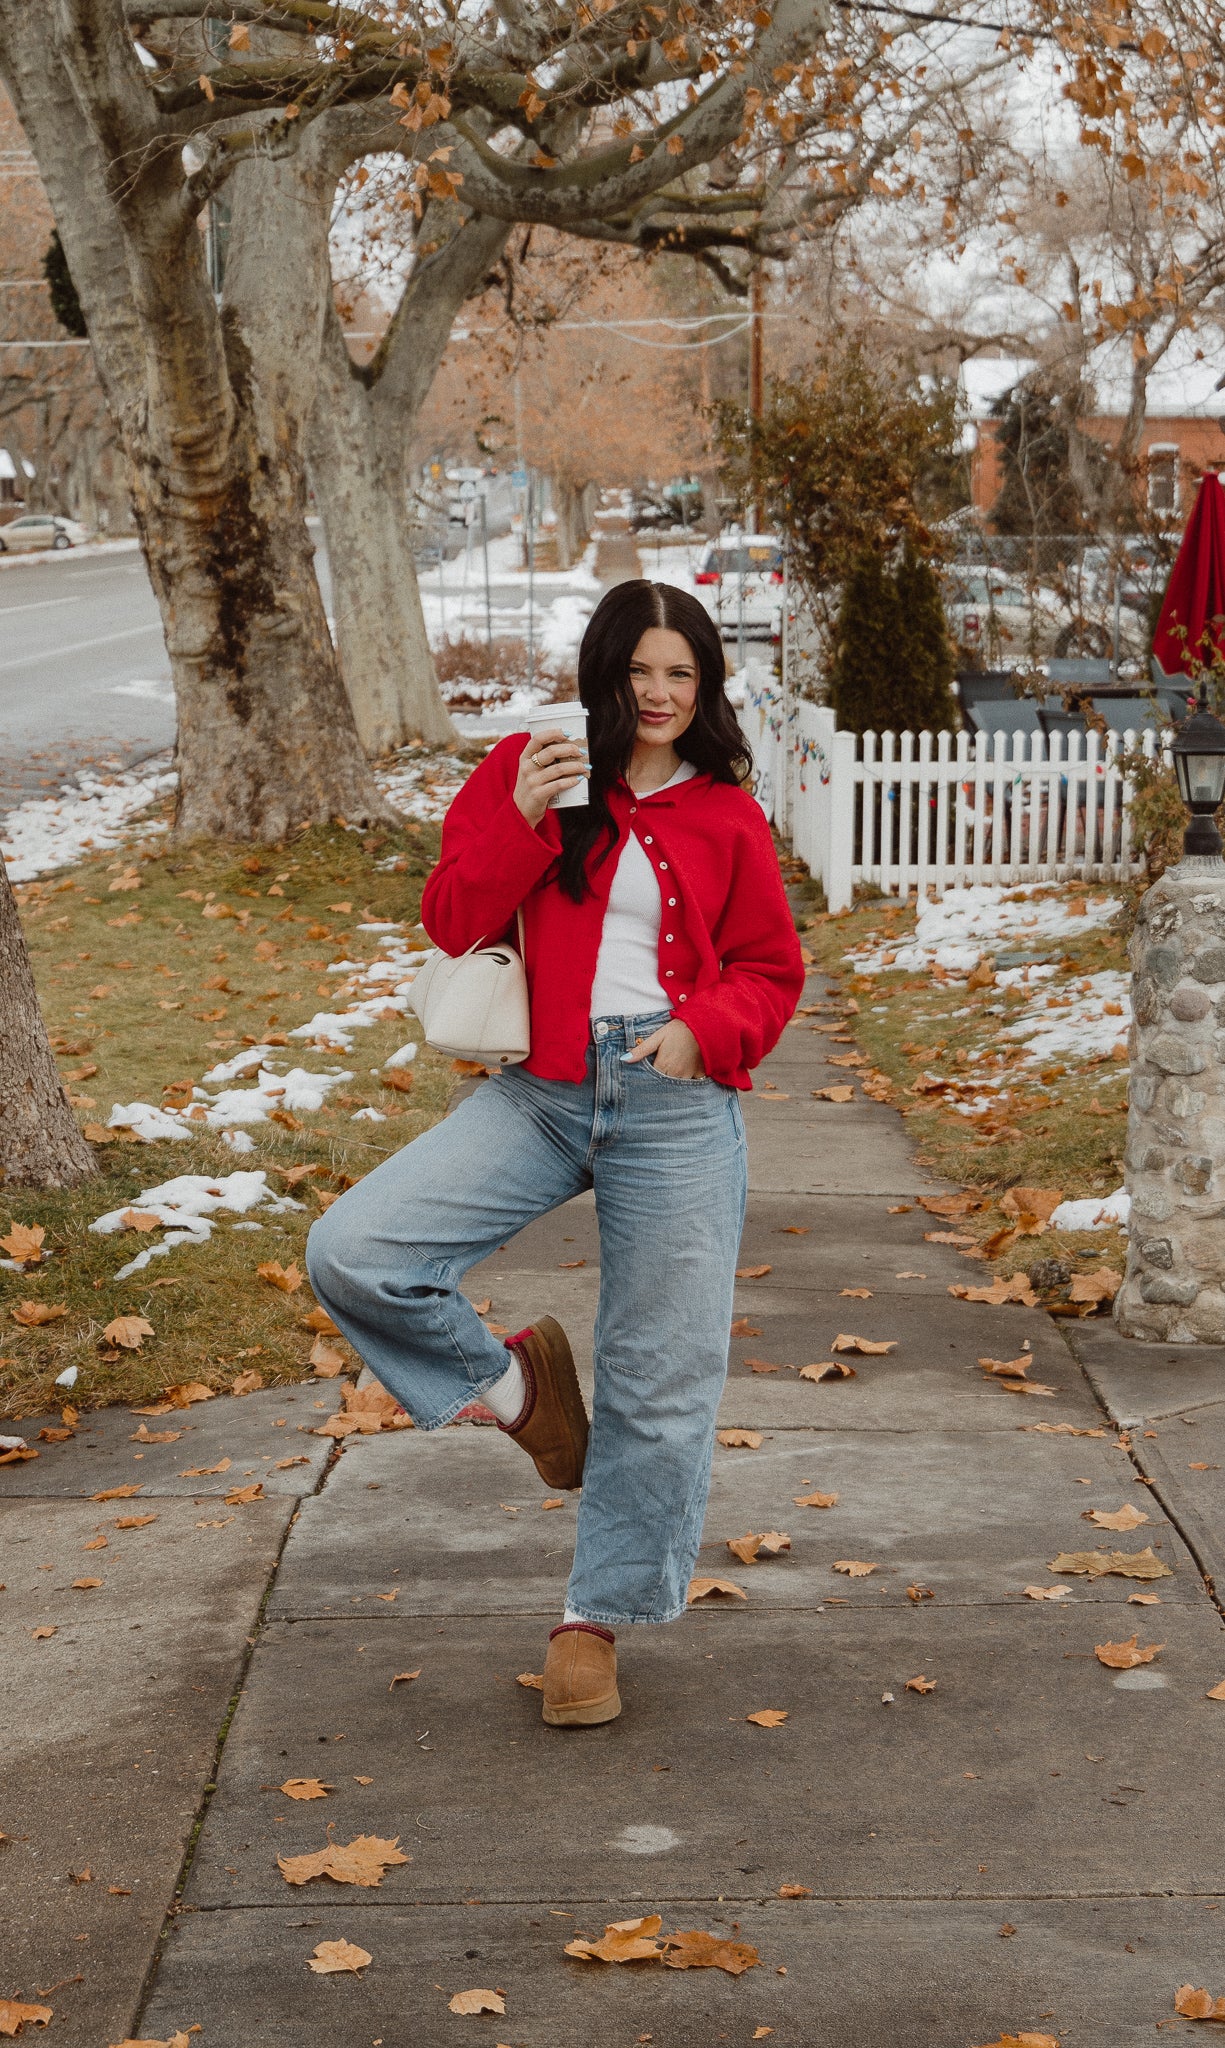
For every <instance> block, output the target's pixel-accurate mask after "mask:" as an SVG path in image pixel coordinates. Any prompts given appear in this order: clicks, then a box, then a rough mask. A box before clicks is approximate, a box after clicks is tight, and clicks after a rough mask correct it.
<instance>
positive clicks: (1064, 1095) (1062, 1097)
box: [806, 885, 1127, 1300]
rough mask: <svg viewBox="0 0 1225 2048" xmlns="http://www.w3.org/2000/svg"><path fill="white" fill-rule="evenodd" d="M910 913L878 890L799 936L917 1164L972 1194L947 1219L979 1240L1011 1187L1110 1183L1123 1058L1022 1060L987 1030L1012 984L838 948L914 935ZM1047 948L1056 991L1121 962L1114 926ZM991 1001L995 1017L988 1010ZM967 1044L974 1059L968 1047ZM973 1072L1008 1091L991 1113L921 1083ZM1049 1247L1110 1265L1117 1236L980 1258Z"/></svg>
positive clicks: (1115, 1174) (1001, 1258)
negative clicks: (879, 1080) (896, 967)
mask: <svg viewBox="0 0 1225 2048" xmlns="http://www.w3.org/2000/svg"><path fill="white" fill-rule="evenodd" d="M1067 893H1068V894H1078V895H1082V896H1083V895H1084V893H1085V891H1084V888H1083V885H1082V886H1079V887H1077V888H1076V889H1075V890H1073V889H1069V890H1068V891H1067ZM1092 893H1093V894H1094V895H1101V894H1102V893H1103V892H1102V890H1101V889H1094V890H1093V891H1092ZM915 919H916V906H915V905H914V903H913V902H912V903H911V904H909V905H898V904H890V903H888V902H886V901H884V900H879V899H878V900H876V901H869V902H865V903H862V904H859V905H857V906H856V907H855V908H854V909H852V910H851V911H848V912H843V913H841V914H840V915H837V916H831V915H830V914H828V913H818V914H817V915H816V916H815V917H813V918H812V919H811V920H810V921H809V923H808V925H807V927H806V938H807V942H808V944H809V946H810V947H811V949H812V951H813V953H814V954H815V956H816V958H817V960H818V961H819V962H820V964H821V965H822V966H823V967H824V968H825V969H826V970H827V971H828V972H829V973H831V974H832V975H834V976H835V977H836V980H837V988H838V991H839V994H840V996H841V998H842V1000H843V1002H844V1004H845V1005H846V1006H847V1018H846V1029H847V1030H848V1031H849V1032H850V1033H851V1034H852V1035H853V1037H854V1039H855V1041H856V1044H857V1045H858V1046H859V1047H861V1048H862V1050H863V1051H864V1052H865V1053H866V1054H867V1055H868V1058H869V1059H870V1061H871V1063H872V1067H873V1069H875V1071H876V1072H877V1073H879V1074H880V1075H882V1076H883V1077H885V1081H887V1083H888V1088H887V1090H886V1089H885V1087H884V1086H883V1085H882V1086H881V1087H880V1089H879V1095H880V1098H881V1099H887V1100H889V1101H890V1102H891V1103H892V1104H893V1106H894V1107H895V1108H897V1109H899V1110H900V1111H901V1113H902V1114H903V1116H905V1118H906V1120H907V1126H908V1129H909V1132H910V1135H911V1137H912V1139H913V1140H914V1143H915V1145H916V1147H917V1149H918V1153H919V1157H920V1160H921V1162H922V1164H924V1165H925V1166H927V1167H928V1168H929V1169H930V1170H931V1171H932V1172H933V1173H934V1174H938V1175H940V1176H941V1177H942V1178H945V1179H948V1180H951V1181H954V1182H956V1183H957V1184H958V1186H959V1187H962V1188H966V1189H970V1190H973V1191H974V1192H975V1193H976V1194H977V1195H980V1196H981V1197H982V1198H983V1199H984V1206H983V1207H982V1208H980V1209H976V1210H974V1211H971V1212H970V1213H969V1214H968V1215H967V1216H966V1217H965V1218H964V1219H963V1220H961V1221H959V1222H958V1223H957V1226H956V1227H957V1229H958V1230H964V1231H965V1233H966V1234H967V1235H972V1236H974V1237H975V1238H976V1239H978V1240H979V1241H980V1244H981V1243H985V1242H986V1241H987V1240H988V1239H990V1238H991V1237H992V1236H993V1235H994V1234H995V1233H996V1232H998V1231H1000V1230H1001V1229H1003V1228H1004V1227H1005V1226H1006V1225H1007V1224H1008V1223H1009V1218H1008V1216H1007V1214H1006V1213H1005V1212H1003V1211H1001V1210H1000V1209H999V1206H998V1205H999V1201H1000V1198H1001V1197H1003V1196H1004V1195H1005V1194H1006V1193H1007V1191H1008V1190H1009V1189H1010V1188H1014V1187H1018V1186H1020V1187H1039V1188H1058V1189H1060V1190H1062V1193H1063V1195H1064V1196H1065V1197H1066V1198H1068V1199H1074V1198H1079V1197H1082V1196H1092V1195H1106V1194H1109V1193H1111V1192H1112V1191H1113V1190H1114V1189H1115V1188H1116V1187H1118V1186H1119V1184H1120V1181H1121V1179H1122V1157H1123V1147H1124V1144H1125V1142H1126V1136H1127V1065H1126V1062H1125V1061H1119V1060H1117V1059H1114V1058H1112V1057H1110V1056H1108V1055H1107V1056H1105V1057H1101V1056H1098V1057H1095V1058H1093V1059H1091V1060H1087V1061H1086V1060H1080V1059H1073V1058H1071V1057H1067V1058H1062V1059H1056V1060H1054V1061H1053V1062H1052V1063H1051V1064H1050V1065H1049V1066H1043V1067H1037V1068H1035V1067H1034V1066H1032V1065H1027V1064H1026V1063H1025V1062H1024V1061H1023V1059H1022V1057H1021V1050H1022V1049H1021V1048H1016V1050H1015V1051H1014V1050H1013V1049H1011V1048H1010V1047H1009V1046H1008V1045H1007V1044H1006V1043H1005V1042H1003V1041H1001V1040H1000V1039H999V1037H998V1036H997V1034H998V1033H999V1031H1000V1029H1001V1027H1002V1026H1004V1025H1005V1024H1006V1023H1007V1022H1008V1021H1009V1015H1008V1013H1009V1012H1010V1011H1011V1012H1012V1014H1013V1015H1015V1014H1016V1009H1017V1007H1018V1001H1017V998H1016V997H1015V996H1013V994H1012V992H1011V991H1008V990H1003V991H1001V990H999V989H997V988H995V987H982V988H977V989H974V988H969V987H967V984H966V981H965V979H964V978H962V979H957V980H950V979H946V978H944V977H942V976H939V975H933V974H930V973H919V972H890V971H888V970H886V971H885V972H883V973H880V974H874V975H864V974H857V973H855V971H854V970H853V968H852V967H851V966H850V965H849V964H848V962H847V960H846V957H845V956H846V954H847V953H848V952H850V951H855V950H859V949H861V948H863V947H864V946H865V945H866V944H867V943H869V942H873V943H876V944H878V945H879V944H892V943H893V942H895V941H896V942H898V943H901V942H902V941H903V940H904V939H905V938H907V937H908V936H909V935H910V934H911V933H913V931H914V926H915ZM1046 956H1047V958H1048V959H1049V961H1050V962H1051V963H1052V964H1055V965H1056V968H1057V971H1056V973H1055V975H1054V976H1053V977H1052V978H1051V979H1050V980H1049V981H1048V982H1045V983H1044V984H1043V987H1044V988H1045V989H1047V990H1049V992H1050V996H1051V998H1052V999H1053V1000H1056V1001H1057V1000H1058V999H1059V996H1060V993H1061V991H1063V990H1066V989H1067V988H1069V987H1070V986H1072V985H1073V984H1075V983H1076V982H1077V981H1079V980H1080V979H1081V978H1082V977H1084V976H1085V975H1089V974H1097V973H1100V972H1102V971H1103V970H1105V969H1116V970H1123V971H1125V970H1126V968H1127V947H1126V940H1125V938H1124V937H1123V934H1122V932H1121V931H1120V930H1119V929H1117V928H1116V927H1115V926H1114V925H1105V926H1101V925H1099V926H1097V927H1096V928H1094V929H1093V930H1092V931H1089V932H1086V933H1085V934H1084V935H1083V936H1080V937H1076V938H1072V939H1067V938H1063V937H1060V938H1059V939H1056V940H1052V941H1051V943H1050V945H1049V947H1048V948H1047V949H1046ZM1001 1003H1002V1004H1003V1008H1004V1011H1005V1015H1004V1016H1002V1017H1001V1016H1000V1015H999V1014H997V1012H998V1010H999V1007H1000V1005H1001ZM975 1054H981V1055H983V1056H984V1057H983V1058H982V1059H980V1060H979V1059H975V1058H974V1057H973V1055H975ZM984 1073H987V1074H990V1075H991V1077H992V1078H993V1079H995V1080H997V1081H998V1080H1000V1079H1001V1078H1002V1079H1003V1080H1005V1081H1006V1083H1007V1087H1008V1090H1009V1095H1008V1100H1007V1103H1006V1104H1005V1105H1003V1106H1002V1107H1001V1109H1000V1111H999V1112H998V1113H997V1112H996V1111H994V1110H990V1111H988V1112H986V1113H985V1114H982V1115H980V1116H977V1117H967V1116H965V1115H963V1114H961V1113H960V1112H959V1110H958V1108H957V1106H956V1101H955V1099H953V1093H952V1092H950V1095H949V1096H947V1097H946V1096H945V1095H944V1094H942V1093H941V1092H940V1091H939V1088H938V1086H937V1087H935V1088H933V1086H932V1085H931V1084H932V1083H933V1082H935V1083H937V1084H939V1083H941V1082H945V1083H950V1084H952V1091H955V1090H956V1088H957V1085H958V1084H959V1083H968V1082H969V1081H970V1079H971V1077H972V1076H974V1075H975V1074H978V1075H982V1074H984ZM851 1078H852V1071H850V1070H849V1071H848V1074H847V1079H848V1081H849V1080H850V1079H851ZM1050 1257H1054V1258H1057V1259H1062V1260H1063V1261H1064V1262H1065V1263H1066V1264H1068V1265H1069V1266H1070V1267H1071V1269H1072V1270H1073V1271H1075V1270H1076V1269H1077V1268H1079V1267H1083V1266H1085V1265H1090V1266H1099V1265H1102V1264H1106V1265H1109V1266H1111V1267H1113V1268H1115V1269H1116V1270H1118V1271H1121V1270H1122V1268H1123V1264H1124V1241H1123V1239H1122V1237H1121V1236H1120V1234H1119V1233H1118V1232H1117V1231H1114V1230H1107V1231H1093V1232H1079V1233H1069V1232H1051V1231H1047V1232H1045V1233H1043V1234H1042V1235H1041V1236H1023V1237H1018V1238H1016V1239H1015V1240H1013V1241H1012V1242H1011V1243H1007V1244H1005V1245H1003V1246H1001V1248H1000V1250H999V1252H998V1254H996V1255H995V1256H993V1257H991V1258H990V1263H991V1264H992V1266H993V1268H994V1270H995V1271H996V1272H998V1273H1000V1274H1003V1275H1008V1274H1010V1273H1013V1272H1016V1271H1019V1270H1021V1269H1026V1270H1028V1269H1029V1268H1030V1267H1031V1266H1033V1265H1034V1263H1035V1261H1037V1260H1039V1259H1044V1258H1050ZM967 1277H968V1278H969V1279H970V1280H972V1281H973V1282H974V1284H976V1285H977V1284H980V1282H981V1279H982V1277H983V1276H982V1275H981V1274H980V1275H978V1276H975V1275H974V1274H973V1272H970V1273H969V1274H968V1276H967ZM1046 1292H1047V1294H1048V1295H1049V1296H1050V1297H1051V1298H1052V1299H1056V1300H1058V1299H1060V1298H1062V1295H1063V1292H1064V1290H1063V1289H1062V1288H1061V1287H1059V1286H1054V1287H1048V1288H1047V1290H1046Z"/></svg>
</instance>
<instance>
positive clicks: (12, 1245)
mask: <svg viewBox="0 0 1225 2048" xmlns="http://www.w3.org/2000/svg"><path fill="white" fill-rule="evenodd" d="M94 1071H95V1072H96V1071H97V1069H96V1068H95V1070H94ZM46 1235H47V1233H46V1231H45V1230H44V1229H43V1227H42V1224H41V1223H14V1224H12V1225H11V1226H10V1228H9V1232H8V1236H7V1237H0V1249H3V1250H4V1251H6V1252H7V1253H8V1255H9V1257H10V1259H13V1260H14V1261H15V1262H16V1264H17V1265H19V1266H38V1265H41V1263H42V1259H43V1249H42V1247H43V1240H44V1238H45V1237H46Z"/></svg>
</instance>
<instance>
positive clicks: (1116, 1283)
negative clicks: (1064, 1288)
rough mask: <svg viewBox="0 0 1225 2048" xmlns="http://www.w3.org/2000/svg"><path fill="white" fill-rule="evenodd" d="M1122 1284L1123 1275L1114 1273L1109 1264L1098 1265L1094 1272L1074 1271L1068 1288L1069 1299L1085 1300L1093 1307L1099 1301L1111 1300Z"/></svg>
mask: <svg viewBox="0 0 1225 2048" xmlns="http://www.w3.org/2000/svg"><path fill="white" fill-rule="evenodd" d="M1122 1285H1123V1275H1122V1274H1121V1273H1115V1272H1113V1271H1112V1270H1111V1268H1110V1267H1109V1266H1099V1267H1098V1269H1097V1271H1096V1273H1076V1274H1074V1275H1073V1278H1072V1285H1071V1286H1070V1287H1069V1289H1068V1300H1069V1301H1087V1302H1089V1303H1090V1304H1091V1305H1093V1306H1094V1307H1096V1305H1097V1304H1098V1302H1101V1301H1113V1300H1114V1297H1115V1295H1116V1294H1117V1293H1118V1291H1119V1289H1120V1287H1121V1286H1122Z"/></svg>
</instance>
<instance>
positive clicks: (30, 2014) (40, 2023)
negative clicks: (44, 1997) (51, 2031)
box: [0, 1998, 54, 2035]
mask: <svg viewBox="0 0 1225 2048" xmlns="http://www.w3.org/2000/svg"><path fill="white" fill-rule="evenodd" d="M53 2010H54V2008H53V2007H51V2006H49V2005H23V2004H22V2002H21V2000H20V1999H19V1998H0V2034H6V2035H7V2034H19V2033H20V2032H21V2029H22V2027H23V2026H26V2025H29V2026H31V2027H45V2026H46V2024H47V2022H48V2020H49V2019H51V2017H52V2014H53Z"/></svg>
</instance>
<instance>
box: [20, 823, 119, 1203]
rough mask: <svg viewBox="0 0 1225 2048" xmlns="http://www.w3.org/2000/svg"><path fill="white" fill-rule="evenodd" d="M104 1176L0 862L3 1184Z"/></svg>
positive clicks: (59, 1183)
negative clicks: (55, 1043) (80, 1122)
mask: <svg viewBox="0 0 1225 2048" xmlns="http://www.w3.org/2000/svg"><path fill="white" fill-rule="evenodd" d="M97 1171H98V1166H97V1162H96V1161H95V1159H94V1155H93V1153H92V1152H91V1151H90V1149H89V1146H88V1145H87V1144H86V1142H85V1140H84V1138H83V1137H82V1136H81V1132H80V1130H79V1128H78V1126H77V1120H76V1118H75V1117H74V1115H73V1113H72V1111H71V1109H70V1108H69V1106H68V1098H67V1096H66V1095H65V1094H64V1089H63V1085H62V1083H61V1081H60V1076H59V1069H58V1067H57V1066H56V1064H55V1058H54V1055H53V1054H52V1051H51V1047H50V1045H49V1044H48V1042H47V1027H46V1025H45V1024H44V1023H43V1019H42V1011H41V1010H40V1009H39V1007H38V990H37V989H36V988H35V986H34V976H33V973H32V972H31V969H30V956H29V954H28V953H27V951H26V942H25V936H24V934H23V932H22V929H21V919H20V918H19V917H18V915H17V905H16V903H15V902H14V900H13V891H12V888H11V886H10V884H9V878H8V870H7V868H6V867H5V865H4V862H3V860H0V1178H3V1181H4V1184H5V1186H6V1187H18V1188H70V1187H75V1186H76V1184H77V1182H78V1181H82V1180H88V1179H90V1178H91V1176H92V1175H94V1174H96V1173H97Z"/></svg>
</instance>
